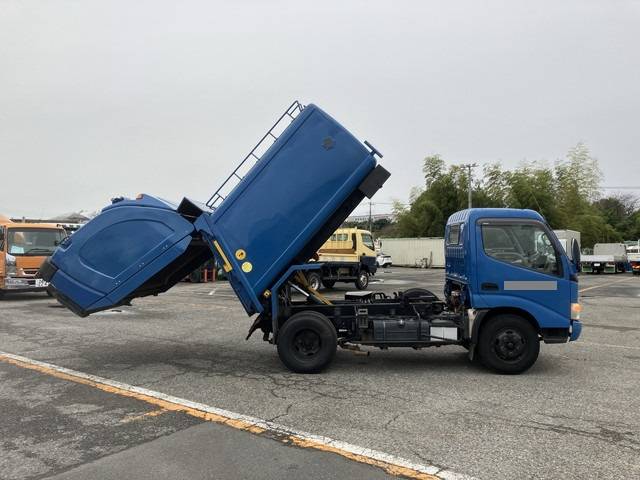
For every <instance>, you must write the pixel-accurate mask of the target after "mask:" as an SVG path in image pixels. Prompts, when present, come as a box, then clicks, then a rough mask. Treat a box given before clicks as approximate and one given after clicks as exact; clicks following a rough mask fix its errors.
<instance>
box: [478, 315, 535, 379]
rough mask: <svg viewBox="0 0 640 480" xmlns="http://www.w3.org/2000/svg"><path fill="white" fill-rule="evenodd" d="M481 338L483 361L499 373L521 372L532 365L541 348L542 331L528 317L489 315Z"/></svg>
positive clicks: (479, 342)
mask: <svg viewBox="0 0 640 480" xmlns="http://www.w3.org/2000/svg"><path fill="white" fill-rule="evenodd" d="M486 322H487V323H486V324H484V325H483V326H482V330H481V331H480V336H479V338H478V344H477V348H478V356H479V358H480V361H481V362H482V364H483V365H484V366H485V367H487V368H490V369H491V370H494V371H496V372H499V373H506V374H517V373H522V372H524V371H526V370H527V369H529V368H530V367H531V366H532V365H533V364H534V363H535V361H536V360H537V358H538V353H539V352H540V339H539V338H538V332H537V331H536V329H535V328H534V327H533V325H531V324H530V323H529V322H528V321H527V320H526V319H524V318H522V317H520V316H518V315H513V314H503V315H497V316H495V317H493V318H490V319H487V320H486Z"/></svg>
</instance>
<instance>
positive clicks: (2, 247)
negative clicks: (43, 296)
mask: <svg viewBox="0 0 640 480" xmlns="http://www.w3.org/2000/svg"><path fill="white" fill-rule="evenodd" d="M65 237H66V233H65V231H64V229H63V228H62V227H60V226H58V225H56V224H55V223H21V222H12V221H11V220H10V219H9V218H7V217H4V216H2V215H0V297H2V296H3V295H4V294H5V293H7V292H38V291H45V290H46V288H47V282H45V281H44V280H43V279H41V278H36V272H37V271H38V269H39V268H40V265H42V262H43V261H44V260H45V258H47V257H49V256H50V255H51V254H52V253H53V251H54V250H55V248H56V247H57V246H58V245H59V244H60V242H62V240H63V239H64V238H65Z"/></svg>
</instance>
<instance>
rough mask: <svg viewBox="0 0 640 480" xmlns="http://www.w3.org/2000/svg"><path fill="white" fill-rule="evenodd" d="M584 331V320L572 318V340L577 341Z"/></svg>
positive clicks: (570, 338)
mask: <svg viewBox="0 0 640 480" xmlns="http://www.w3.org/2000/svg"><path fill="white" fill-rule="evenodd" d="M581 333H582V322H581V321H580V320H571V335H570V336H569V341H570V342H575V341H576V340H578V338H580V334H581Z"/></svg>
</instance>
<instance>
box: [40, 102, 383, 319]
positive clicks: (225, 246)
mask: <svg viewBox="0 0 640 480" xmlns="http://www.w3.org/2000/svg"><path fill="white" fill-rule="evenodd" d="M293 106H295V107H296V108H294V109H291V107H290V109H289V110H287V112H285V115H287V116H288V117H290V118H292V119H293V120H292V121H291V123H290V124H289V125H288V126H287V127H286V129H284V131H283V132H282V133H281V134H280V135H278V136H277V140H276V141H275V142H274V143H273V144H272V145H271V146H270V147H269V148H268V150H266V151H265V153H264V154H262V155H260V156H258V155H257V154H256V153H255V149H254V151H252V152H251V153H250V154H249V156H248V157H247V159H249V160H251V159H253V160H255V164H254V165H253V166H252V167H251V168H250V169H249V170H248V171H247V172H246V174H244V175H242V174H239V170H238V169H236V171H234V173H233V174H232V176H231V177H229V179H235V180H237V181H238V183H237V185H235V187H234V188H233V189H232V190H231V192H230V193H229V194H228V195H227V196H226V198H225V197H224V196H223V195H222V193H219V192H221V190H219V192H216V194H214V197H212V199H211V200H210V202H209V204H208V205H209V206H210V207H211V208H208V207H206V206H204V205H200V204H197V203H196V202H193V201H190V200H188V199H184V200H183V201H182V203H181V204H180V205H174V204H171V203H169V202H166V201H163V200H161V199H158V198H154V197H151V196H148V195H139V196H138V198H137V199H135V200H124V199H117V200H114V203H113V204H112V205H110V206H108V207H106V208H105V209H104V210H103V211H102V212H101V213H100V215H98V216H97V217H96V218H95V219H93V220H91V221H90V222H89V223H88V224H87V225H85V226H84V227H83V228H81V229H80V230H78V231H77V232H76V233H74V234H73V235H72V236H71V237H69V238H68V239H67V240H66V241H65V242H63V244H62V245H61V246H60V247H59V248H58V249H57V250H56V252H55V253H54V255H53V256H52V257H51V258H50V259H49V261H47V262H46V263H45V264H44V265H43V267H42V269H41V276H42V277H43V278H45V280H48V281H49V282H50V287H49V288H50V291H51V293H53V294H54V295H55V296H56V297H57V298H58V299H59V300H60V301H61V302H62V303H64V304H65V305H67V306H68V307H69V308H70V309H71V310H73V311H74V312H76V313H77V314H79V315H82V316H84V315H88V314H90V313H92V312H95V311H98V310H104V309H107V308H111V307H113V306H116V305H121V304H124V303H127V302H128V301H130V300H131V299H132V298H135V297H141V296H145V295H152V294H157V293H160V292H164V291H166V290H167V289H169V288H171V286H173V285H174V284H175V283H176V282H177V281H179V280H180V279H181V278H183V277H184V276H185V275H187V274H189V273H190V272H191V271H193V270H195V269H196V268H198V267H199V266H200V265H201V264H202V263H204V262H205V261H207V260H208V259H210V258H211V256H212V254H213V255H215V257H216V259H217V260H218V262H219V264H220V265H222V266H223V268H224V269H225V271H226V272H227V277H228V278H229V281H230V283H231V285H232V286H233V288H234V291H235V292H236V294H237V296H238V298H239V299H240V301H241V302H242V304H243V306H244V307H245V309H246V311H247V313H248V314H253V313H256V312H261V311H262V310H263V304H264V303H265V302H266V301H267V299H268V297H269V295H270V291H269V289H270V288H271V287H272V286H273V284H274V283H275V282H276V281H278V280H279V279H280V277H281V276H282V275H283V274H284V273H285V272H286V271H287V270H288V268H289V267H290V266H291V265H294V264H303V263H306V262H307V261H308V259H309V258H311V256H312V255H313V254H314V253H315V252H316V251H317V249H318V248H319V247H320V246H321V245H322V243H324V241H325V240H326V239H327V238H328V237H329V236H330V235H331V233H333V231H334V230H335V229H336V228H337V227H338V226H339V225H340V224H341V223H342V222H343V221H344V219H345V218H346V217H347V216H348V215H349V214H350V213H351V211H353V209H354V208H355V207H356V206H357V205H358V204H359V203H360V202H361V201H362V199H363V198H364V197H365V196H368V197H371V196H372V195H373V194H374V193H375V192H376V191H377V190H378V189H379V188H380V187H381V186H382V184H383V183H384V181H385V180H386V179H387V178H388V176H389V173H388V172H387V171H386V170H384V169H383V168H382V167H380V166H377V167H376V160H375V158H374V154H376V153H378V152H377V151H375V149H373V147H371V148H372V150H373V151H369V149H368V148H366V147H365V146H364V145H362V144H361V143H360V142H359V141H358V140H357V139H356V138H355V137H353V135H351V134H350V133H349V132H348V131H347V130H346V129H345V128H344V127H342V126H341V125H340V124H339V123H338V122H336V121H335V120H334V119H333V118H331V117H330V116H329V115H327V114H326V113H325V112H323V111H322V110H321V109H320V108H318V107H316V106H315V105H308V106H307V107H304V108H303V107H301V106H300V105H299V104H297V103H295V104H294V105H293ZM293 106H292V107H293ZM296 114H297V115H296ZM285 115H283V117H281V118H284V117H285ZM276 125H277V124H276ZM274 127H275V126H274ZM269 135H270V136H271V137H273V138H276V134H275V133H274V132H273V128H272V130H271V131H270V132H268V133H267V135H265V138H267V136H269ZM367 145H368V144H367ZM369 146H370V145H369ZM247 159H245V162H243V164H242V165H246V160H247ZM229 179H228V180H229ZM225 186H228V185H223V187H225ZM221 188H222V187H221Z"/></svg>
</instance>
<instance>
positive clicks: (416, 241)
mask: <svg viewBox="0 0 640 480" xmlns="http://www.w3.org/2000/svg"><path fill="white" fill-rule="evenodd" d="M380 241H381V242H382V246H381V249H380V250H381V251H382V252H383V253H384V254H386V255H391V261H392V262H393V264H394V265H399V266H405V267H421V268H444V238H439V237H429V238H424V237H422V238H383V239H381V240H380Z"/></svg>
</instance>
